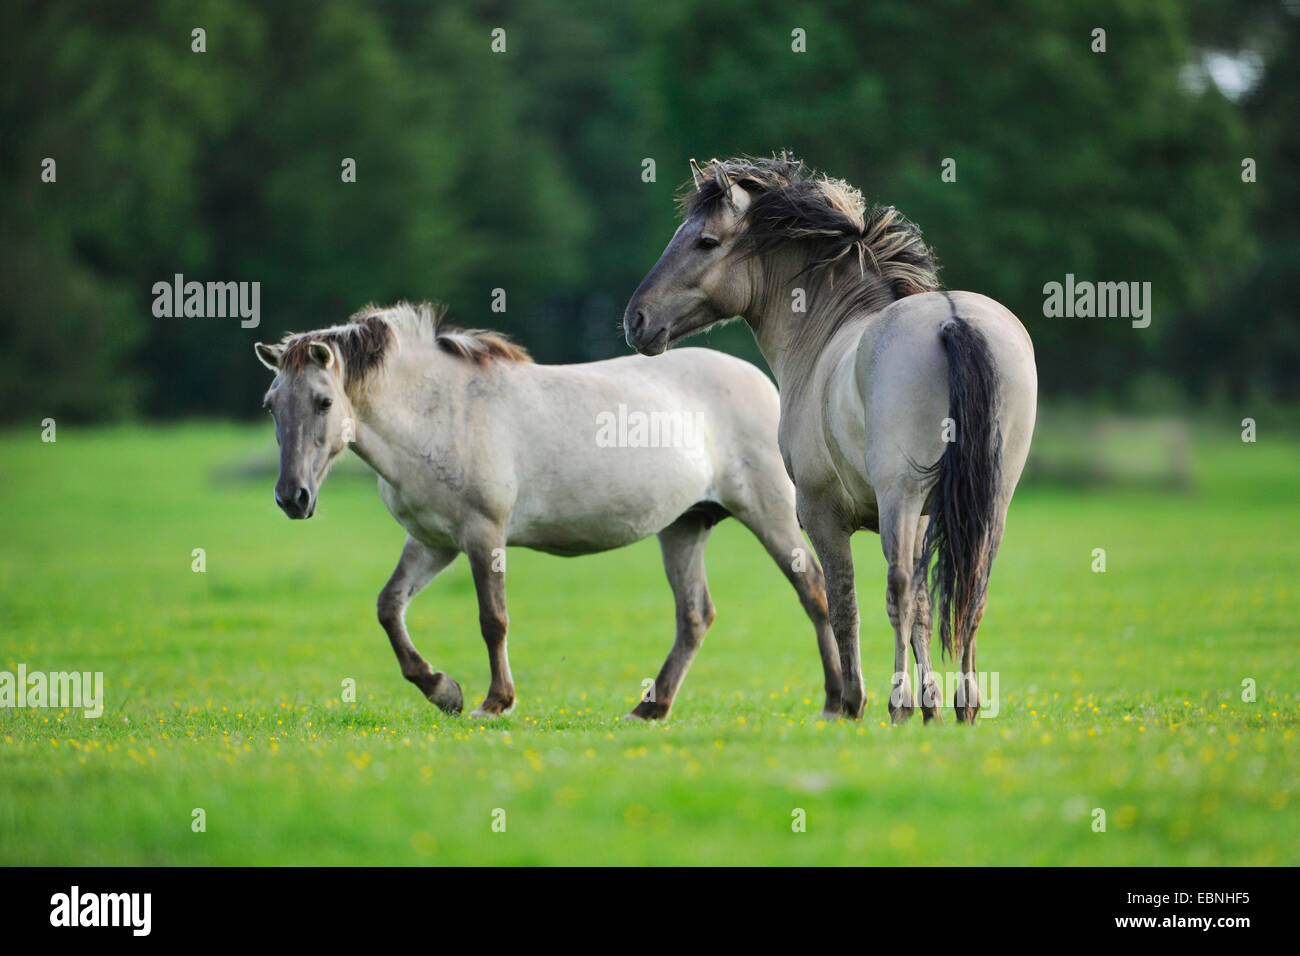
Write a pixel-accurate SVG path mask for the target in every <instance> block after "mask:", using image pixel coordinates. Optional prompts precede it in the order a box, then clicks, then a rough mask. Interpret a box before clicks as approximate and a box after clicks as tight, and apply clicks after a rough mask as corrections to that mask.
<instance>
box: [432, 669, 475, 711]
mask: <svg viewBox="0 0 1300 956" xmlns="http://www.w3.org/2000/svg"><path fill="white" fill-rule="evenodd" d="M433 679H434V684H433V690H431V691H429V693H428V694H427V695H426V696H428V698H429V703H431V704H433V705H435V706H436V707H437V708H438V709H439V710H441V711H442V712H443V713H444V714H451V715H452V716H453V717H454V716H456V715H457V714H459V713H460V712H461V710H462V709H463V708H464V706H465V698H464V696H463V695H462V694H461V692H460V684H458V683H456V682H455V681H454V680H452V679H451V678H450V677H448V676H447V675H446V674H444V673H443V672H442V671H438V672H437V673H436V674H434V675H433Z"/></svg>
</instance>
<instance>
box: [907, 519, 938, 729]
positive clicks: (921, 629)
mask: <svg viewBox="0 0 1300 956" xmlns="http://www.w3.org/2000/svg"><path fill="white" fill-rule="evenodd" d="M929 523H930V519H929V518H928V517H927V516H925V515H922V516H921V520H920V521H919V522H918V523H917V526H916V543H915V545H914V546H913V549H912V553H913V557H912V575H913V577H912V604H913V615H912V656H913V657H915V659H916V672H917V678H918V680H917V683H918V685H919V686H920V694H921V713H922V714H923V715H924V716H925V722H926V723H927V724H928V723H930V721H932V720H937V721H938V722H939V723H943V717H942V716H940V713H941V710H942V708H943V685H942V683H941V682H940V681H939V680H938V679H937V678H936V676H935V673H934V664H933V662H932V660H931V657H930V638H931V636H932V635H933V633H934V614H933V609H932V607H931V600H930V591H929V588H927V587H926V569H925V568H922V567H920V561H921V552H922V545H923V543H924V541H925V529H926V526H927V525H928V524H929Z"/></svg>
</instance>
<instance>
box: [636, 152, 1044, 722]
mask: <svg viewBox="0 0 1300 956" xmlns="http://www.w3.org/2000/svg"><path fill="white" fill-rule="evenodd" d="M691 169H692V174H693V177H694V181H693V188H691V189H689V190H688V192H687V194H686V195H685V197H684V202H683V222H682V224H681V226H680V227H679V228H678V229H677V232H676V234H675V235H674V236H673V238H672V241H671V242H670V243H669V244H668V247H667V248H666V249H665V250H664V252H663V255H662V256H661V258H660V259H659V262H658V263H657V264H656V265H655V267H654V268H653V269H652V270H651V271H650V273H649V274H648V275H647V276H646V277H645V279H644V280H643V281H642V283H641V285H640V287H639V288H638V289H637V290H636V293H635V294H634V295H633V296H632V299H631V301H630V302H629V303H628V306H627V310H626V312H625V313H624V317H623V323H624V330H625V333H626V336H627V341H628V344H629V345H631V346H633V347H634V348H636V349H637V350H638V351H640V352H642V353H643V354H646V355H657V354H659V353H661V352H663V351H664V350H665V349H666V348H667V347H668V346H669V345H670V344H672V343H674V342H676V341H678V340H680V339H682V338H684V337H685V336H687V335H690V334H691V333H692V332H696V331H699V330H700V329H704V328H707V327H709V326H710V325H713V324H714V323H716V322H719V321H723V320H726V319H728V318H730V317H732V316H741V317H742V318H744V320H745V321H746V322H747V323H748V324H749V326H750V328H751V329H753V331H754V335H755V337H756V338H757V341H758V344H759V347H760V348H761V349H762V351H763V354H764V356H765V357H766V358H767V361H768V364H769V365H770V366H771V367H772V370H773V371H774V373H775V374H776V378H777V384H778V385H779V386H780V389H781V423H780V447H781V454H782V456H783V458H784V460H785V465H786V469H787V471H788V472H789V474H790V477H791V478H792V479H793V480H794V483H795V487H796V489H797V508H798V514H799V519H800V522H801V523H802V525H803V527H804V529H805V530H806V531H807V532H808V536H809V538H810V539H811V540H812V542H813V546H814V547H815V548H816V549H817V554H818V556H819V557H820V558H821V560H822V564H823V566H824V568H825V571H826V580H827V593H828V598H829V601H830V609H831V624H832V627H833V629H834V632H835V640H836V643H837V644H838V646H839V653H840V662H841V669H842V672H843V680H844V699H843V706H844V712H845V713H846V714H848V715H849V716H852V717H858V716H860V715H861V713H862V708H863V703H864V689H863V682H862V673H861V664H860V662H859V650H858V606H857V595H856V592H855V589H854V576H853V554H852V551H851V550H850V548H849V538H850V536H851V535H852V534H853V533H854V532H855V531H857V530H859V529H861V528H867V529H870V530H872V531H878V532H879V533H880V539H881V545H882V547H883V549H884V552H885V558H886V560H887V561H888V562H889V573H888V581H887V585H886V591H885V604H886V608H887V609H888V612H889V620H890V623H891V624H892V626H893V629H894V674H893V677H892V680H891V689H890V700H889V712H890V715H891V716H892V718H893V720H894V721H895V722H898V721H902V720H906V719H907V718H909V717H910V716H911V715H912V713H913V710H914V706H915V703H914V701H915V693H914V690H913V688H912V682H911V678H910V676H909V674H908V653H907V652H908V646H909V644H910V646H911V649H912V653H913V655H914V656H915V659H916V665H917V669H918V672H919V679H920V688H919V691H920V696H921V709H922V712H923V713H924V715H925V718H926V720H927V721H929V720H932V719H935V718H937V717H938V716H939V709H940V707H941V706H942V690H941V686H940V682H939V681H938V679H937V678H936V676H935V673H934V668H933V665H932V663H931V659H930V637H931V631H932V616H933V614H932V612H933V611H934V610H937V616H938V618H939V621H940V635H941V638H942V641H943V646H944V650H945V651H948V652H951V653H953V654H954V655H956V656H957V657H959V658H960V661H961V676H960V679H959V680H958V682H957V686H956V690H955V693H954V707H955V711H956V716H957V719H958V720H960V721H967V722H972V723H973V722H974V721H975V718H976V716H977V714H978V713H979V707H980V697H979V686H978V681H977V671H976V663H975V640H976V631H977V629H978V627H979V624H980V621H981V619H982V617H983V615H984V608H985V603H986V597H987V586H988V579H989V571H990V569H991V567H992V563H993V558H994V556H995V555H996V553H997V550H998V546H999V544H1000V543H1001V540H1002V534H1003V529H1004V527H1005V524H1006V516H1007V509H1008V507H1009V506H1010V503H1011V496H1012V494H1013V492H1014V491H1015V488H1016V484H1017V482H1018V481H1019V479H1020V474H1021V471H1022V470H1023V468H1024V464H1025V458H1026V456H1027V455H1028V453H1029V442H1030V437H1031V435H1032V434H1033V429H1034V418H1035V410H1036V401H1037V398H1036V396H1037V390H1038V377H1037V372H1036V369H1035V366H1034V351H1033V345H1032V343H1031V342H1030V340H1029V335H1028V333H1027V332H1026V331H1025V329H1024V326H1022V325H1021V324H1020V322H1019V320H1018V319H1017V318H1016V317H1015V316H1014V315H1012V314H1011V313H1010V312H1009V311H1008V310H1007V309H1006V308H1004V307H1003V306H1001V305H999V304H998V303H997V302H994V301H993V300H992V299H989V298H986V297H985V296H982V295H977V294H975V293H972V292H940V291H937V290H938V288H939V282H938V274H937V273H938V270H937V267H936V265H935V262H934V257H933V255H932V253H931V251H930V249H929V248H928V246H927V245H926V244H925V242H924V240H923V239H922V237H921V233H920V230H919V229H918V228H917V227H916V226H915V225H914V224H912V223H911V222H909V221H908V220H906V219H905V218H903V216H901V215H900V214H899V213H898V212H897V211H896V210H895V209H893V207H885V208H881V207H875V208H872V209H868V208H867V207H866V205H865V203H864V202H863V200H862V196H861V194H860V193H859V192H858V191H857V190H856V189H854V188H853V187H851V186H849V185H848V184H847V183H845V182H843V181H841V180H837V179H832V178H829V177H826V176H818V175H816V174H814V173H812V172H811V171H810V170H808V169H806V168H805V167H804V166H803V164H802V163H801V162H799V161H797V160H793V159H791V158H789V157H787V156H785V155H782V156H780V157H777V158H774V159H771V160H752V159H734V160H727V161H719V160H713V161H712V162H710V163H709V164H708V165H707V167H706V168H704V169H700V168H699V166H698V165H696V163H695V161H694V160H692V161H691ZM927 580H928V582H929V587H928V588H927Z"/></svg>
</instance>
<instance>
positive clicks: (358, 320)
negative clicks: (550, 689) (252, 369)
mask: <svg viewBox="0 0 1300 956" xmlns="http://www.w3.org/2000/svg"><path fill="white" fill-rule="evenodd" d="M442 315H443V312H442V309H441V307H438V306H430V305H421V306H411V305H407V304H405V303H403V304H399V305H397V306H394V307H392V308H389V309H378V308H373V307H370V308H367V309H364V310H362V311H361V312H359V313H358V314H357V315H355V316H353V318H352V320H351V321H350V322H349V323H348V324H346V325H342V326H338V327H335V328H331V329H324V330H321V331H318V332H306V333H303V334H300V335H293V336H290V337H288V338H286V339H285V340H284V342H282V343H281V344H279V345H263V344H261V343H258V345H257V346H256V349H257V355H258V357H259V358H260V359H261V361H262V362H263V363H264V364H265V365H267V366H268V367H269V368H270V369H271V370H272V371H274V372H275V373H276V376H275V380H274V382H273V383H272V385H271V388H270V390H269V391H268V392H267V394H266V406H267V408H268V409H269V410H270V412H271V414H272V415H273V416H274V418H275V428H276V437H277V439H278V441H279V444H280V476H279V480H278V481H277V482H276V486H275V500H276V503H277V504H279V506H280V508H281V509H282V510H283V511H284V512H285V513H286V514H287V515H288V516H289V517H290V518H309V517H311V515H312V514H313V513H314V511H315V509H316V497H317V493H318V491H319V489H320V485H321V482H322V481H324V479H325V475H326V472H327V471H328V470H329V467H330V464H331V463H332V462H333V461H334V460H335V459H336V458H337V457H338V456H339V455H340V454H342V453H343V451H344V450H345V449H346V448H347V447H348V446H349V444H350V445H351V447H352V448H353V450H354V451H356V453H357V454H358V455H360V456H361V458H362V459H364V460H365V461H366V462H367V463H368V464H369V465H370V466H371V467H372V468H373V469H374V470H375V471H376V472H377V473H378V474H379V491H380V495H381V496H382V497H383V500H384V503H385V504H386V505H387V506H388V510H389V511H390V512H391V513H392V515H393V517H394V518H396V519H397V521H398V523H399V524H401V525H402V527H403V528H405V529H406V532H407V538H406V544H405V547H404V548H403V549H402V556H401V559H400V560H399V561H398V564H397V569H396V570H395V571H394V572H393V575H392V577H391V578H390V579H389V581H388V584H387V585H385V587H384V589H383V591H381V592H380V595H379V622H380V624H382V625H383V628H384V630H385V631H386V632H387V634H388V638H389V640H390V641H391V642H392V645H393V650H394V651H395V652H396V654H397V659H398V662H399V663H400V664H401V667H402V674H403V675H404V676H405V677H406V678H407V680H409V681H411V682H412V683H414V684H415V685H416V686H417V687H418V688H419V689H420V690H421V691H422V692H423V693H424V695H425V696H426V697H427V698H428V699H429V700H430V701H432V702H433V703H434V704H436V705H437V706H438V707H440V708H442V709H443V710H444V711H447V712H449V713H459V712H460V710H461V707H462V703H463V698H462V694H461V689H460V685H459V684H458V683H457V682H456V681H454V680H452V679H451V678H450V677H448V676H447V675H446V674H444V673H442V672H441V671H436V670H434V669H433V668H432V667H431V666H430V665H429V664H428V662H427V661H425V659H424V658H423V657H422V656H421V655H420V652H419V651H418V650H416V648H415V645H414V644H413V643H412V642H411V638H410V636H409V635H408V634H407V630H406V623H405V617H406V607H407V605H408V604H409V602H410V601H411V599H412V598H413V597H414V596H415V595H416V594H417V593H419V591H420V590H421V589H422V588H424V587H425V586H426V585H427V584H428V583H429V582H430V581H431V580H433V578H434V576H435V575H437V574H438V573H439V572H440V571H442V570H443V569H444V568H445V567H447V566H448V565H449V564H450V563H451V562H452V561H453V560H454V559H455V557H456V555H457V554H459V553H461V552H464V553H465V554H466V556H467V557H468V558H469V564H470V570H471V572H472V574H473V578H474V587H475V590H476V592H477V595H478V604H479V622H480V626H481V630H482V634H483V639H484V641H486V643H487V649H488V661H489V664H490V666H491V672H492V681H491V685H490V687H489V689H488V693H487V696H486V698H485V699H484V700H483V702H482V704H481V705H480V706H479V708H478V710H477V711H476V712H475V713H476V715H480V716H493V715H498V714H502V713H505V712H507V711H508V710H510V708H511V707H512V706H513V705H514V702H515V687H514V681H513V680H512V679H511V676H510V663H509V661H508V659H507V656H506V628H507V623H508V618H507V615H506V587H505V563H504V554H505V551H504V549H505V548H506V546H508V545H520V546H523V547H527V548H532V549H535V550H538V551H545V552H550V553H552V554H559V555H577V554H590V553H593V552H598V551H605V550H608V549H611V548H619V547H622V546H623V545H627V544H631V543H632V542H634V541H638V540H640V539H642V538H644V537H647V536H649V535H651V534H657V535H658V536H659V543H660V547H661V549H662V551H663V561H664V568H665V570H666V571H667V575H668V582H669V584H670V585H671V587H672V591H673V595H674V598H675V599H676V605H677V630H676V640H675V641H674V643H673V646H672V650H671V652H670V653H669V655H668V659H667V661H666V662H665V663H664V665H663V668H662V669H661V670H660V672H659V676H658V678H657V679H656V680H655V684H654V692H653V694H652V695H647V697H646V698H645V699H643V700H642V701H641V702H640V703H639V704H638V705H637V706H636V708H635V709H634V710H633V711H632V713H631V714H630V715H629V716H630V717H636V718H642V719H654V718H661V717H665V716H666V715H667V714H668V711H669V709H670V708H671V707H672V703H673V698H674V697H675V695H676V694H677V690H678V688H679V687H680V686H681V683H682V679H683V678H684V677H685V676H686V671H687V668H689V667H690V664H691V661H692V660H693V659H694V657H695V653H696V651H697V650H698V649H699V646H700V643H701V642H702V641H703V639H704V634H705V632H706V631H707V630H708V628H709V625H710V624H712V623H713V618H714V608H713V602H712V601H711V600H710V598H709V588H708V583H707V582H706V580H705V574H704V546H705V542H706V541H707V539H708V537H709V534H710V531H711V530H712V528H713V526H714V525H715V524H716V523H717V522H718V521H719V520H721V519H722V518H724V517H726V516H728V515H734V516H735V517H736V518H738V519H739V520H740V521H741V522H742V523H743V524H745V525H746V526H747V527H748V528H749V529H750V530H752V531H753V532H754V534H755V535H757V536H758V538H759V540H760V541H762V543H763V545H764V547H765V548H766V549H767V552H768V553H769V554H770V555H771V556H772V558H773V560H775V561H776V563H777V564H778V565H779V566H780V567H781V569H782V571H783V572H784V573H785V574H786V576H787V577H788V578H789V580H790V583H791V584H793V585H794V587H795V590H796V591H797V592H798V594H799V597H800V599H801V600H802V602H803V606H804V609H805V611H806V612H807V614H808V616H809V617H810V618H812V621H813V624H814V626H815V629H816V635H817V643H818V647H819V648H820V651H821V656H822V665H823V669H824V673H825V690H826V705H825V706H826V710H827V711H828V712H830V713H832V714H835V713H838V711H839V706H840V698H841V687H840V669H839V657H838V655H837V653H836V648H835V643H834V637H833V635H832V632H831V629H830V624H829V619H828V614H827V608H826V594H825V590H824V583H823V579H822V573H821V568H820V567H818V566H817V564H816V562H814V561H811V560H809V561H807V562H800V561H798V560H796V556H797V554H798V553H800V549H803V548H804V541H803V536H802V534H801V533H800V531H799V525H798V522H797V520H796V518H795V511H794V486H793V485H792V484H791V483H790V480H789V478H788V477H787V476H786V474H785V471H784V469H783V468H782V465H781V458H780V455H779V454H778V452H777V447H776V428H777V420H778V417H779V400H778V397H777V394H776V390H775V389H774V388H773V387H772V384H771V383H770V382H769V381H768V380H767V378H766V377H765V376H764V375H763V374H762V373H761V372H759V371H758V370H757V369H756V368H754V367H753V366H752V365H749V364H748V363H746V362H742V361H740V360H738V359H734V358H731V357H729V356H726V355H723V354H721V353H718V352H714V351H711V350H708V349H683V350H681V351H679V352H675V353H674V354H673V356H671V357H670V358H668V359H663V360H652V359H647V358H643V357H641V356H627V357H624V358H617V359H611V360H609V361H605V362H592V363H589V364H585V365H566V366H544V365H534V364H533V363H532V362H531V360H530V359H529V358H528V355H527V353H525V352H524V351H523V350H522V349H520V348H519V347H517V346H515V345H513V344H511V343H510V342H508V341H507V340H506V339H504V338H502V337H501V336H499V335H494V334H492V333H490V332H481V331H464V330H459V329H452V328H449V327H446V326H445V325H444V324H443V322H442ZM629 409H630V411H628V410H629ZM647 422H648V423H649V426H648V430H647ZM656 423H657V426H656ZM656 430H657V432H658V438H657V439H656V438H655V433H656ZM665 436H666V438H665ZM575 599H576V598H575Z"/></svg>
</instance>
